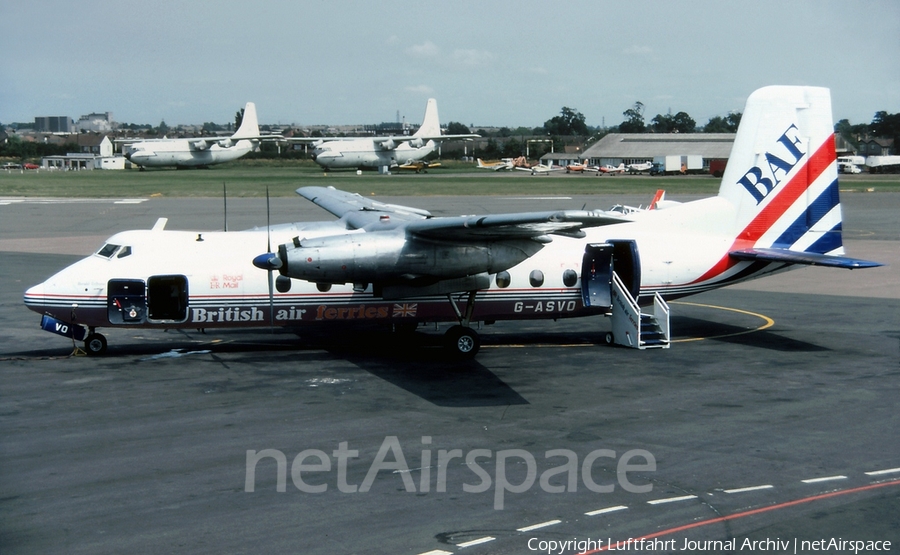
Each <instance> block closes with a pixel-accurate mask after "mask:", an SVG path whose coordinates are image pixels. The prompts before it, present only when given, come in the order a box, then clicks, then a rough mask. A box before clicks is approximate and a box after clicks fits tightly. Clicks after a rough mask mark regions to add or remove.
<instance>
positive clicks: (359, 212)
mask: <svg viewBox="0 0 900 555" xmlns="http://www.w3.org/2000/svg"><path fill="white" fill-rule="evenodd" d="M297 194H298V195H300V196H301V197H303V198H305V199H307V200H310V201H312V202H313V203H315V204H316V205H318V206H321V207H322V208H324V209H325V210H327V211H329V212H331V213H332V214H334V215H335V216H337V217H339V218H341V219H343V220H345V221H346V223H347V227H348V228H349V229H365V228H367V227H368V226H370V225H372V224H375V223H379V222H381V223H382V224H383V223H384V220H383V219H382V217H383V216H388V217H389V218H392V220H393V223H394V224H395V225H391V226H385V225H382V226H381V227H382V228H383V229H387V228H390V229H393V228H394V227H396V224H399V223H403V222H407V221H411V220H421V219H424V218H430V217H431V212H429V211H427V210H422V209H419V208H412V207H409V206H400V205H399V204H386V203H383V202H378V201H377V200H372V199H368V198H366V197H364V196H361V195H359V194H358V193H348V192H346V191H339V190H337V189H335V188H334V187H300V188H299V189H297Z"/></svg>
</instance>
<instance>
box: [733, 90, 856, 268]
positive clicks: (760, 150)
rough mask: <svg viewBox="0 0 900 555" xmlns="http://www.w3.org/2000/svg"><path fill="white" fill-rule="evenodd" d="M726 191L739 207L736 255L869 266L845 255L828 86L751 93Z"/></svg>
mask: <svg viewBox="0 0 900 555" xmlns="http://www.w3.org/2000/svg"><path fill="white" fill-rule="evenodd" d="M719 196H720V197H724V198H726V199H728V200H729V201H730V202H731V204H732V205H733V206H734V207H735V210H736V219H735V222H734V224H735V228H734V230H733V233H734V236H735V242H734V246H733V247H732V251H731V252H730V255H731V256H732V257H734V258H737V259H745V260H746V259H754V260H769V261H779V262H788V263H799V264H823V265H830V266H841V267H863V266H862V265H861V263H864V262H865V261H859V260H853V259H848V258H843V257H842V255H843V254H844V248H843V241H842V238H841V204H840V198H839V194H838V172H837V159H836V156H835V148H834V127H833V123H832V116H831V94H830V91H829V90H828V89H825V88H820V87H782V86H775V87H765V88H762V89H759V90H757V91H755V92H754V93H753V94H751V95H750V97H749V98H748V99H747V105H746V107H745V109H744V114H743V116H742V117H741V123H740V126H739V127H738V132H737V136H736V137H735V140H734V146H733V147H732V150H731V156H730V157H729V159H728V166H726V168H725V174H724V175H723V176H722V183H721V185H720V187H719Z"/></svg>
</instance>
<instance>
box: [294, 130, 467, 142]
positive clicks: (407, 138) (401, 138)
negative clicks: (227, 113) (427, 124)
mask: <svg viewBox="0 0 900 555" xmlns="http://www.w3.org/2000/svg"><path fill="white" fill-rule="evenodd" d="M479 138H481V135H476V134H474V133H468V134H464V135H427V136H422V135H420V136H418V137H417V136H415V135H390V136H386V137H286V138H285V139H284V140H285V141H288V142H291V143H309V144H313V143H328V142H332V141H359V140H369V141H373V142H374V143H376V144H381V143H384V144H391V143H394V144H399V143H408V142H412V141H422V142H423V143H427V142H428V141H454V140H459V139H479Z"/></svg>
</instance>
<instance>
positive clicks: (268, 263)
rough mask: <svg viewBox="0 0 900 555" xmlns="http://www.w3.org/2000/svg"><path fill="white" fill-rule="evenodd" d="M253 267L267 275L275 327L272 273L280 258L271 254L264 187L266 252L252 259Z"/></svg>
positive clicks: (267, 198)
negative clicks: (265, 272)
mask: <svg viewBox="0 0 900 555" xmlns="http://www.w3.org/2000/svg"><path fill="white" fill-rule="evenodd" d="M253 265H254V266H256V267H257V268H259V269H261V270H266V271H267V272H268V273H269V325H271V326H273V327H274V326H275V281H274V278H273V276H272V272H273V271H275V270H278V269H279V268H281V258H279V257H278V255H277V254H275V253H273V252H272V224H271V209H270V206H269V186H268V185H266V252H265V254H260V255H259V256H257V257H255V258H254V259H253Z"/></svg>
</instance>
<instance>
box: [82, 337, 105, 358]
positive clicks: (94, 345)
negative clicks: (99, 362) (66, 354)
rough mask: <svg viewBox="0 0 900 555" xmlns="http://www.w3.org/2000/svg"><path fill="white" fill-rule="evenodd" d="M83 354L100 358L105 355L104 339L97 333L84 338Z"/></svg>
mask: <svg viewBox="0 0 900 555" xmlns="http://www.w3.org/2000/svg"><path fill="white" fill-rule="evenodd" d="M84 352H86V353H87V354H88V356H92V357H95V356H100V355H103V354H105V353H106V337H104V336H103V335H102V334H99V333H92V334H90V335H88V336H87V337H85V338H84Z"/></svg>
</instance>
